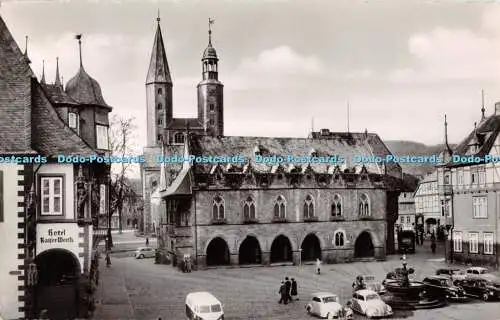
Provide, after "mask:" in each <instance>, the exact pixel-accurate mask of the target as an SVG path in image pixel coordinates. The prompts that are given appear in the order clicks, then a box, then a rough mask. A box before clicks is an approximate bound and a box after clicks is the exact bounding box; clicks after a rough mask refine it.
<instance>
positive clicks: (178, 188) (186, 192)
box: [160, 167, 192, 198]
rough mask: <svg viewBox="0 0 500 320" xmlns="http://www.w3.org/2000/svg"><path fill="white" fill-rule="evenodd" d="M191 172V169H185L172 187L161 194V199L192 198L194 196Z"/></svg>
mask: <svg viewBox="0 0 500 320" xmlns="http://www.w3.org/2000/svg"><path fill="white" fill-rule="evenodd" d="M190 170H191V168H190V167H186V168H183V169H182V170H181V172H179V175H178V176H177V178H176V179H175V180H174V181H173V182H172V184H171V185H170V187H168V188H167V190H165V191H161V192H160V197H161V198H165V197H172V196H190V195H191V194H192V191H191V175H190Z"/></svg>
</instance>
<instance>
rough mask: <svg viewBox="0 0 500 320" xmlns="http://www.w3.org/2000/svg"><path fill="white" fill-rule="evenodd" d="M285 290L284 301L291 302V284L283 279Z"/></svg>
mask: <svg viewBox="0 0 500 320" xmlns="http://www.w3.org/2000/svg"><path fill="white" fill-rule="evenodd" d="M285 289H286V300H287V302H290V301H292V296H291V294H290V291H292V282H291V281H290V279H288V277H285Z"/></svg>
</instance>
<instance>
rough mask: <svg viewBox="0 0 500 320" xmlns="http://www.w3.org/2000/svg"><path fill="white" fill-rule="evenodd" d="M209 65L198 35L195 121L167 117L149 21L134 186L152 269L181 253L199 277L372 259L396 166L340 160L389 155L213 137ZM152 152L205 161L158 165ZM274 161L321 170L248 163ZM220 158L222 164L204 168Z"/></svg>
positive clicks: (378, 252) (217, 98)
mask: <svg viewBox="0 0 500 320" xmlns="http://www.w3.org/2000/svg"><path fill="white" fill-rule="evenodd" d="M209 22H210V23H209V26H210V25H211V23H212V22H213V21H209ZM158 59H160V60H158ZM218 63H219V59H218V56H217V53H216V50H215V48H214V47H213V44H212V31H211V29H210V27H209V41H208V46H207V48H206V49H205V51H204V52H203V55H202V59H201V68H202V79H201V81H200V83H199V85H198V87H197V93H198V115H197V118H187V119H171V114H172V107H173V106H172V104H171V98H170V97H171V94H172V93H171V89H172V86H173V85H172V81H171V76H170V74H167V73H165V72H166V71H169V70H170V68H168V62H167V58H166V54H165V49H164V45H163V39H162V36H161V30H160V25H159V23H158V26H157V31H156V36H155V40H154V45H153V53H152V56H151V63H150V68H149V70H148V77H147V81H146V92H147V96H148V100H147V114H148V128H149V129H148V146H147V147H146V148H145V149H144V154H145V156H146V159H147V163H146V164H145V165H144V166H143V167H142V177H143V188H144V189H143V190H144V192H143V194H144V197H145V198H144V199H145V210H144V211H145V212H144V215H145V221H146V224H147V225H148V228H149V229H150V230H151V229H153V226H154V229H155V231H156V233H157V234H158V237H159V239H158V245H159V252H160V254H161V256H162V257H163V259H162V260H163V261H168V262H172V263H173V264H174V265H175V264H178V263H179V262H182V261H183V258H184V257H185V256H190V257H191V259H192V260H193V262H194V263H195V265H196V266H197V267H199V268H204V267H207V266H217V265H239V264H270V263H301V262H302V261H310V260H315V259H317V258H319V259H322V260H324V261H326V262H341V261H350V260H353V259H356V258H375V259H384V258H385V256H386V253H387V251H388V248H389V250H392V249H393V248H394V235H393V232H392V230H393V229H394V223H395V222H396V220H397V214H398V196H399V193H400V190H401V188H402V179H403V174H402V170H401V167H400V166H399V165H398V164H385V165H383V164H374V163H367V164H365V165H363V164H355V163H353V162H352V161H351V160H346V159H352V158H353V155H364V156H373V155H380V156H385V155H388V154H390V151H389V150H388V149H387V147H386V146H385V145H384V143H383V142H382V141H381V139H380V138H379V137H378V136H377V135H376V134H372V133H368V132H364V133H350V132H347V133H339V132H330V131H329V130H327V129H323V130H321V131H320V132H313V133H311V135H310V136H309V137H308V138H302V139H301V138H268V137H228V136H225V135H224V122H223V114H224V112H223V85H222V83H221V82H220V81H219V73H218ZM158 75H159V76H158ZM165 99H166V100H165ZM159 119H162V120H159ZM158 155H160V156H163V157H164V159H170V158H169V157H173V156H178V157H182V155H184V156H185V157H190V156H193V157H201V158H202V157H211V158H212V160H207V161H208V163H207V162H205V163H204V164H201V163H196V162H194V163H190V162H182V161H180V162H178V161H171V160H165V161H158V158H157V156H158ZM280 155H297V156H303V157H312V158H315V157H316V158H317V157H323V158H324V159H325V158H329V159H330V162H329V163H310V164H307V163H295V164H293V163H292V162H289V163H286V164H279V163H262V162H260V161H259V160H258V159H259V157H271V158H272V157H274V156H276V157H279V156H280ZM334 155H336V156H334ZM226 156H229V157H230V159H226V160H214V159H222V158H224V157H226ZM214 157H215V158H214ZM201 158H200V159H201ZM335 159H336V160H335ZM214 161H215V162H214ZM217 161H219V163H216V162H217ZM166 162H168V163H166ZM299 162H300V161H299ZM389 230H391V231H390V232H389Z"/></svg>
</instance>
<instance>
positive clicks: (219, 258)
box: [207, 237, 230, 266]
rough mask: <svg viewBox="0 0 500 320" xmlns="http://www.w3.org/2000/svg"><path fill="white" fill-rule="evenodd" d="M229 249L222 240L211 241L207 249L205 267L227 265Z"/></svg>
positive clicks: (218, 238)
mask: <svg viewBox="0 0 500 320" xmlns="http://www.w3.org/2000/svg"><path fill="white" fill-rule="evenodd" d="M229 256H230V254H229V247H228V246H227V243H226V241H225V240H224V239H222V238H220V237H217V238H214V239H212V241H210V243H209V244H208V247H207V266H224V265H229V263H230V258H229Z"/></svg>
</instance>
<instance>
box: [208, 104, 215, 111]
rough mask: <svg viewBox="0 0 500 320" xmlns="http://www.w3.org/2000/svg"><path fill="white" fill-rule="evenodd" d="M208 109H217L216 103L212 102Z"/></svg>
mask: <svg viewBox="0 0 500 320" xmlns="http://www.w3.org/2000/svg"><path fill="white" fill-rule="evenodd" d="M208 109H209V110H210V111H214V110H215V105H214V104H213V103H211V104H210V105H209V106H208Z"/></svg>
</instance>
